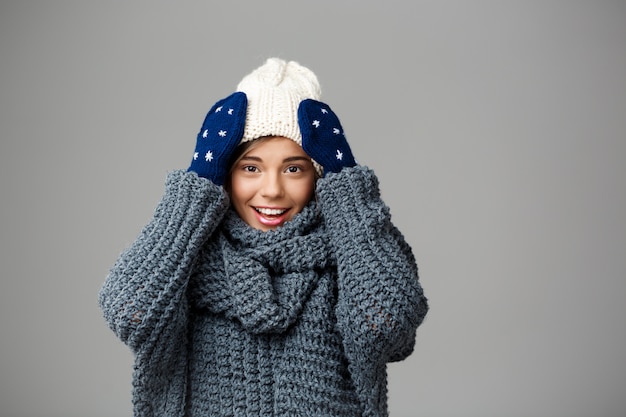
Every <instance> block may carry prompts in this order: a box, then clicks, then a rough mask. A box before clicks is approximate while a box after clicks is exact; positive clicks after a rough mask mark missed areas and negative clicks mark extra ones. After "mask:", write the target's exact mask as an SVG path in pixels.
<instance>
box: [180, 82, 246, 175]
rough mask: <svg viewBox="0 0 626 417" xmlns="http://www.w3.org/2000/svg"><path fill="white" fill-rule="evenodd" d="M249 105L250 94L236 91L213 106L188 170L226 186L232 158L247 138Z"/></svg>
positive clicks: (197, 140)
mask: <svg viewBox="0 0 626 417" xmlns="http://www.w3.org/2000/svg"><path fill="white" fill-rule="evenodd" d="M247 106H248V99H247V97H246V95H245V94H244V93H242V92H236V93H233V94H231V95H230V96H228V97H226V98H224V99H222V100H220V101H218V102H217V103H215V104H214V105H213V107H211V109H210V110H209V112H208V113H207V115H206V117H205V119H204V122H203V123H202V128H201V129H200V132H199V133H198V137H197V139H196V149H195V152H194V154H193V159H192V160H191V166H190V167H189V169H188V171H193V172H196V173H197V174H198V175H199V176H201V177H204V178H208V179H209V180H211V181H213V183H214V184H216V185H223V184H224V180H225V179H226V175H227V173H228V169H229V166H228V164H229V162H230V157H231V156H232V154H233V152H234V150H235V148H236V147H237V145H238V144H239V142H240V141H241V138H242V136H243V130H244V126H245V124H246V109H247Z"/></svg>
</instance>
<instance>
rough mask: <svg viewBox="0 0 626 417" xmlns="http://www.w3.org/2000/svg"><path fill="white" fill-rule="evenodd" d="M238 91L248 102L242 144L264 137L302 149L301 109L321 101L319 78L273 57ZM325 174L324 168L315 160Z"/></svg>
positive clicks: (244, 81) (248, 77)
mask: <svg viewBox="0 0 626 417" xmlns="http://www.w3.org/2000/svg"><path fill="white" fill-rule="evenodd" d="M237 91H240V92H243V93H245V95H246V97H247V99H248V107H247V112H246V122H245V127H244V132H243V137H242V139H241V143H244V142H248V141H251V140H253V139H258V138H261V137H263V136H283V137H286V138H288V139H291V140H293V141H294V142H296V143H297V144H298V145H300V146H302V133H301V132H300V127H299V125H298V106H299V105H300V103H301V102H302V101H303V100H305V99H314V100H319V99H320V96H321V89H320V85H319V82H318V80H317V77H316V76H315V74H314V73H313V72H312V71H311V70H309V69H308V68H305V67H303V66H302V65H300V64H298V63H297V62H294V61H289V62H287V61H284V60H282V59H279V58H269V59H268V60H267V61H266V62H265V64H263V65H262V66H260V67H259V68H257V69H255V70H254V71H252V72H251V73H250V74H248V75H247V76H245V77H244V78H243V79H242V80H241V82H240V83H239V85H238V86H237ZM313 165H314V166H315V169H316V171H317V172H318V173H319V174H320V175H321V174H322V167H321V166H320V165H319V164H318V163H317V162H315V161H313Z"/></svg>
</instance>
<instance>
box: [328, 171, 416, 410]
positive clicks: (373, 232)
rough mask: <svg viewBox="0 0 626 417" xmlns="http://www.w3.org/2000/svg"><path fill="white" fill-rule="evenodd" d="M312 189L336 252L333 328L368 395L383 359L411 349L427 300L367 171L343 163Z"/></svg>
mask: <svg viewBox="0 0 626 417" xmlns="http://www.w3.org/2000/svg"><path fill="white" fill-rule="evenodd" d="M317 191H318V199H319V204H320V206H321V210H322V215H323V217H324V221H325V223H326V228H327V232H328V235H329V239H330V241H331V246H332V250H333V252H334V253H335V256H336V258H337V272H338V278H337V286H338V303H337V308H336V315H337V323H338V330H339V332H340V333H341V335H342V337H343V340H344V348H345V351H346V356H347V357H348V359H349V363H350V368H351V371H352V372H351V373H352V375H353V378H355V379H356V380H355V381H354V382H355V384H356V385H357V391H359V392H360V394H361V397H362V399H365V398H368V399H369V400H370V401H371V399H372V396H371V394H372V391H376V390H377V387H380V386H381V385H383V384H378V383H377V380H378V379H379V378H380V375H384V374H385V371H384V368H385V364H386V363H387V362H391V361H398V360H402V359H404V358H406V357H407V356H408V355H410V354H411V353H412V351H413V348H414V345H415V335H416V329H417V327H418V326H419V325H420V323H421V322H422V320H423V319H424V316H425V315H426V312H427V311H428V304H427V300H426V298H425V297H424V294H423V291H422V288H421V286H420V283H419V281H418V274H417V265H416V262H415V258H414V255H413V253H412V250H411V248H410V246H409V245H408V243H407V242H406V241H405V239H404V237H403V235H402V234H401V233H400V232H399V231H398V229H397V228H396V227H395V226H394V225H393V224H392V222H391V216H390V213H389V209H388V207H387V206H386V205H385V204H384V202H383V201H382V200H381V198H380V191H379V186H378V179H377V178H376V176H375V174H374V172H373V171H372V170H370V169H368V168H366V167H362V166H356V167H353V168H344V169H343V170H342V171H341V172H339V173H337V174H329V175H328V176H327V177H325V178H324V179H322V180H320V181H319V183H318V189H317ZM378 382H379V381H378ZM377 395H378V396H379V398H380V399H383V397H384V396H385V395H386V393H385V392H378V393H377ZM374 397H376V395H374Z"/></svg>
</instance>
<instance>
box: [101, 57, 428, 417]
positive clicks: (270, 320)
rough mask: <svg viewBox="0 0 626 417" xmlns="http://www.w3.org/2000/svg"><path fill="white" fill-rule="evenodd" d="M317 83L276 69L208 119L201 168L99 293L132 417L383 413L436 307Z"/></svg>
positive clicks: (250, 80)
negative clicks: (394, 374)
mask: <svg viewBox="0 0 626 417" xmlns="http://www.w3.org/2000/svg"><path fill="white" fill-rule="evenodd" d="M318 99H319V84H318V82H317V78H316V77H315V75H314V74H313V73H312V72H311V71H310V70H308V69H307V68H305V67H302V66H300V65H298V64H297V63H295V62H285V61H282V60H279V59H275V58H274V59H269V60H268V61H267V62H266V63H265V64H264V65H263V66H261V67H260V68H258V69H256V70H255V71H253V72H252V73H251V74H249V75H248V76H246V77H245V78H244V79H243V80H242V82H241V83H240V84H239V86H238V91H237V92H235V93H233V94H232V95H230V96H229V97H227V98H225V99H222V100H220V101H218V102H217V103H216V104H215V105H214V106H213V107H212V108H211V110H209V112H208V114H207V117H206V118H205V120H204V123H203V125H202V128H201V129H200V132H199V133H198V137H197V142H196V149H195V152H194V156H193V159H192V163H191V166H190V168H189V169H188V170H186V171H183V170H180V171H175V172H172V173H170V174H169V175H168V178H167V181H166V184H165V193H164V195H163V198H162V200H161V201H160V203H159V205H158V207H157V208H156V210H155V213H154V217H153V218H152V219H151V221H150V222H149V223H148V225H147V226H146V227H145V228H144V229H143V230H142V232H141V234H140V236H139V237H138V238H137V240H136V241H135V242H134V243H133V244H132V245H131V246H130V247H129V248H127V249H126V250H125V251H124V252H123V253H122V255H121V256H120V258H119V259H118V261H117V262H116V264H115V265H114V267H113V268H112V269H111V272H110V274H109V276H108V277H107V279H106V281H105V283H104V285H103V287H102V289H101V291H100V294H99V303H100V306H101V308H102V310H103V312H104V316H105V318H106V320H107V321H108V323H109V325H110V327H111V328H112V329H113V330H114V331H115V333H116V334H117V336H118V337H119V338H120V339H121V340H122V341H123V342H124V343H126V344H127V345H128V346H129V347H130V349H131V350H132V351H133V353H134V354H135V371H134V375H133V403H134V408H135V416H168V417H170V416H171V417H174V416H180V417H183V416H307V417H311V416H333V417H337V416H386V415H387V414H388V411H387V391H386V387H387V379H386V364H387V363H388V362H391V361H399V360H402V359H404V358H406V357H407V356H408V355H410V354H411V353H412V351H413V347H414V343H415V334H416V329H417V327H418V326H419V324H420V323H421V322H422V320H423V319H424V316H425V315H426V312H427V310H428V306H427V301H426V298H425V297H424V295H423V291H422V288H421V286H420V284H419V282H418V275H417V266H416V263H415V259H414V256H413V253H412V251H411V248H410V247H409V245H408V244H407V243H406V241H405V240H404V238H403V236H402V234H401V233H400V232H399V231H398V230H397V229H396V228H395V226H394V225H393V224H392V223H391V220H390V214H389V210H388V208H387V206H386V205H385V204H384V203H383V201H382V200H381V199H380V193H379V189H378V182H377V179H376V176H375V174H374V173H373V172H372V171H371V170H370V169H368V168H366V167H364V166H360V165H358V164H357V163H356V162H355V160H354V158H353V156H352V152H351V150H350V147H349V146H348V143H347V141H346V138H345V136H344V134H343V129H342V127H341V124H340V123H339V119H338V118H337V116H336V115H335V113H334V112H333V111H332V110H331V109H330V107H329V106H327V105H326V104H324V103H322V102H320V101H318Z"/></svg>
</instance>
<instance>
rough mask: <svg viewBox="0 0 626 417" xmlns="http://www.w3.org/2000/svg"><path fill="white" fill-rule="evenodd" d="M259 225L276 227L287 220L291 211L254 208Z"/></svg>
mask: <svg viewBox="0 0 626 417" xmlns="http://www.w3.org/2000/svg"><path fill="white" fill-rule="evenodd" d="M253 208H254V214H255V216H256V218H257V220H258V222H259V223H261V224H262V225H263V226H266V227H276V226H279V225H281V224H282V223H284V222H285V221H286V220H287V213H288V212H289V209H285V208H274V207H253Z"/></svg>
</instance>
